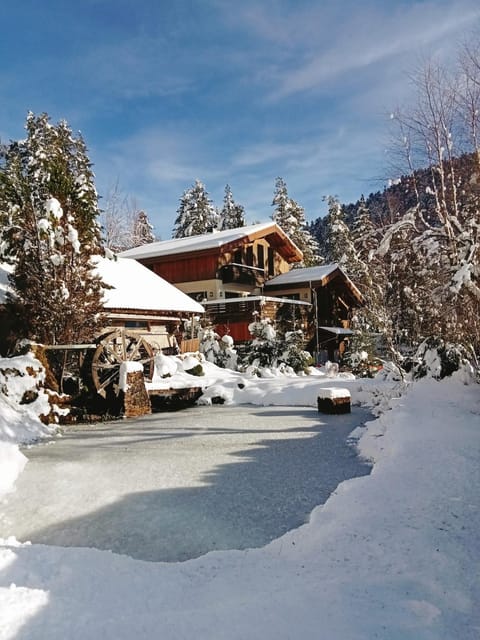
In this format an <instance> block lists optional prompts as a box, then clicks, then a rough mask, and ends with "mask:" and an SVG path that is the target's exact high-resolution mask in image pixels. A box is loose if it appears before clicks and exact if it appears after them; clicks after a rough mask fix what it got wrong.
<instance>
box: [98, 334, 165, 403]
mask: <svg viewBox="0 0 480 640" xmlns="http://www.w3.org/2000/svg"><path fill="white" fill-rule="evenodd" d="M97 344H98V346H97V348H96V349H95V353H94V354H93V360H92V378H93V383H94V385H95V388H96V390H97V392H98V393H99V394H100V395H101V396H103V397H104V398H105V397H106V395H107V391H108V390H109V389H111V390H113V391H114V393H115V395H118V392H119V390H120V388H119V379H120V365H121V364H122V363H123V362H132V361H136V362H141V363H142V364H143V371H144V375H145V377H146V378H151V377H152V371H153V349H152V347H151V345H150V344H149V343H148V342H147V341H146V340H145V338H143V337H142V336H141V335H139V334H138V333H135V332H134V331H127V330H126V329H123V328H118V329H112V330H111V331H108V332H106V333H103V334H102V335H101V336H99V338H98V340H97Z"/></svg>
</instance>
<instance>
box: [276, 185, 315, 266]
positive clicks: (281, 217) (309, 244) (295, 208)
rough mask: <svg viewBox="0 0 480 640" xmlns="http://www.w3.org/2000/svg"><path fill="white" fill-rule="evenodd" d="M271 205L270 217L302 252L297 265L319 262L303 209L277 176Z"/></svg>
mask: <svg viewBox="0 0 480 640" xmlns="http://www.w3.org/2000/svg"><path fill="white" fill-rule="evenodd" d="M272 206H274V207H275V211H274V212H273V214H272V219H273V220H274V221H275V222H276V223H277V224H278V226H279V227H281V228H282V229H283V231H285V233H286V234H287V236H288V237H289V238H290V240H292V242H294V243H295V244H296V245H297V247H298V248H299V249H300V250H301V251H302V253H303V261H302V263H301V264H298V265H297V266H298V267H311V266H314V265H316V264H319V263H320V262H321V258H320V256H319V246H318V242H317V241H316V240H315V238H314V237H313V236H312V234H311V233H310V231H309V230H308V228H307V223H306V220H305V210H304V209H303V207H301V206H300V205H299V204H298V202H296V201H295V200H292V198H290V197H289V195H288V191H287V185H286V183H285V181H284V180H283V178H277V179H276V182H275V192H274V196H273V202H272Z"/></svg>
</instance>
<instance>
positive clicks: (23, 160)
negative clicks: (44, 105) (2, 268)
mask: <svg viewBox="0 0 480 640" xmlns="http://www.w3.org/2000/svg"><path fill="white" fill-rule="evenodd" d="M26 130H27V137H26V139H25V140H22V141H19V142H12V143H11V144H10V145H9V147H8V148H7V150H6V153H5V157H4V161H3V163H2V166H1V169H0V216H1V227H0V234H1V238H0V240H1V242H0V247H1V257H2V259H6V260H8V261H9V262H10V263H12V264H14V266H15V268H14V272H13V274H12V276H11V286H12V293H11V294H10V295H8V296H7V311H8V312H9V313H10V314H12V315H13V316H14V317H15V318H16V337H18V338H28V339H31V340H35V341H37V342H41V343H46V344H60V343H72V342H75V343H80V342H86V341H88V342H90V341H91V340H92V337H93V335H94V333H95V331H96V329H97V327H98V325H99V322H100V321H101V312H102V304H101V298H102V292H103V284H102V282H101V280H100V278H99V277H98V276H97V275H96V273H95V270H94V269H95V268H94V264H93V263H92V260H91V258H92V256H94V255H96V254H100V253H101V252H102V249H101V240H100V226H99V224H98V215H99V210H98V203H97V193H96V189H95V185H94V178H93V173H92V170H91V164H90V161H89V159H88V156H87V150H86V147H85V143H84V141H83V139H82V137H81V136H80V135H78V136H77V137H75V136H74V135H73V134H72V131H71V129H70V127H69V126H68V125H67V123H66V122H64V121H62V122H60V123H59V124H58V125H55V126H54V125H52V124H51V123H50V118H49V116H48V115H47V114H42V115H40V116H35V115H34V114H32V113H29V114H28V117H27V121H26Z"/></svg>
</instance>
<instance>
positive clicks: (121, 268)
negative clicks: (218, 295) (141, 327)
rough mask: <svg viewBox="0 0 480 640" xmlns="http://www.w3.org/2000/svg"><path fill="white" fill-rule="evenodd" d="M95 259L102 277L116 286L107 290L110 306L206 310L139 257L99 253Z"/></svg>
mask: <svg viewBox="0 0 480 640" xmlns="http://www.w3.org/2000/svg"><path fill="white" fill-rule="evenodd" d="M95 262H96V269H97V272H98V273H99V275H100V276H101V278H102V280H103V281H104V282H105V284H108V285H110V286H111V287H113V288H112V289H107V290H106V291H105V294H104V307H105V308H106V309H139V310H149V311H179V312H180V311H184V312H187V313H204V308H203V307H202V305H201V304H199V303H198V302H196V301H195V300H192V298H189V296H187V295H186V294H185V293H183V291H180V289H177V288H176V287H174V286H173V285H172V284H170V283H169V282H167V281H166V280H164V279H163V278H161V277H160V276H158V275H157V274H156V273H153V271H151V270H150V269H148V268H147V267H144V266H143V265H142V264H140V262H137V261H136V260H128V259H126V258H117V259H116V260H110V259H108V258H101V257H100V256H98V257H96V258H95Z"/></svg>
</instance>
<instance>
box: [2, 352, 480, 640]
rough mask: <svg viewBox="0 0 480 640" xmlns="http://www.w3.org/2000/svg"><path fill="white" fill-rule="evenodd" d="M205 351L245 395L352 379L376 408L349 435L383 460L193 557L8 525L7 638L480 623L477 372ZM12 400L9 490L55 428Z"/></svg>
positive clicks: (409, 637)
mask: <svg viewBox="0 0 480 640" xmlns="http://www.w3.org/2000/svg"><path fill="white" fill-rule="evenodd" d="M1 364H2V367H3V368H5V366H6V365H5V362H4V361H2V363H1ZM16 364H17V365H18V366H23V367H25V366H27V365H26V364H25V365H22V363H21V362H18V363H16ZM202 366H203V367H204V369H205V376H203V377H200V378H198V377H193V376H190V378H189V379H190V380H192V379H195V380H196V381H197V382H199V381H201V384H202V386H204V387H206V395H210V397H212V394H213V391H212V389H215V388H216V389H217V391H221V392H222V393H224V394H225V395H228V396H229V400H230V402H231V403H234V404H244V403H249V404H257V405H262V406H268V405H283V406H285V407H288V408H293V407H296V406H297V407H298V406H303V407H312V406H315V402H316V395H317V391H318V388H319V387H320V386H321V387H336V386H338V382H339V381H340V380H341V385H342V386H343V387H345V388H348V390H349V391H350V393H351V396H352V403H353V404H354V405H355V404H356V403H359V402H361V403H363V404H367V405H369V406H371V407H372V409H373V410H374V412H375V414H376V415H377V416H378V417H377V418H376V419H375V420H373V421H371V422H369V423H368V424H367V425H366V427H362V428H359V429H357V430H356V431H355V432H354V433H353V434H352V437H354V438H355V439H356V440H357V447H358V450H359V452H360V454H361V455H362V456H363V457H364V458H366V459H368V460H371V461H373V462H374V467H373V471H372V473H371V474H370V475H368V476H363V477H360V478H354V479H352V480H348V481H345V482H343V483H341V484H340V485H339V486H338V487H337V489H336V490H335V491H334V492H333V493H332V494H331V496H330V498H329V499H328V500H327V501H326V503H325V504H323V505H321V506H318V507H316V508H315V509H314V510H313V511H312V513H311V516H310V519H309V521H308V522H307V523H306V524H304V525H303V526H301V527H299V528H297V529H293V530H291V531H289V532H288V533H286V534H284V535H283V536H281V537H280V538H278V539H275V540H273V541H272V542H270V543H269V544H267V545H266V546H264V547H262V548H257V549H244V550H240V551H239V550H237V551H232V550H229V551H214V552H210V553H208V554H207V555H203V556H201V557H199V558H196V559H193V560H189V561H186V562H177V563H163V562H145V561H141V560H135V559H133V558H130V557H128V556H122V555H117V554H115V553H111V552H108V551H100V550H96V549H88V548H67V547H55V546H46V545H39V544H28V543H27V542H17V540H15V539H14V538H9V539H6V540H4V541H2V544H1V545H0V568H1V570H2V571H1V574H0V576H1V577H0V620H1V625H0V637H1V638H2V640H3V639H7V638H8V639H10V638H14V637H21V638H22V639H25V640H27V639H32V640H33V639H39V638H46V637H48V638H50V639H51V640H55V639H60V638H62V639H63V638H69V640H80V639H83V638H87V637H88V638H106V639H110V638H111V639H113V638H115V640H123V639H125V640H126V639H130V638H132V637H135V638H138V639H145V640H146V639H151V638H158V637H161V638H162V640H168V639H172V640H178V638H197V639H203V638H205V639H208V640H215V639H217V638H218V639H220V638H222V639H223V638H228V639H229V640H236V639H238V640H240V639H242V640H244V639H245V638H262V639H269V638H272V639H273V638H275V639H276V640H278V639H279V640H283V639H285V640H286V639H287V638H293V639H296V638H328V639H329V640H346V639H347V638H348V640H370V639H373V638H376V637H377V638H385V639H386V638H388V639H389V640H390V639H392V640H393V639H400V638H401V639H402V640H451V639H452V638H462V640H474V638H475V639H476V638H478V636H479V633H480V614H479V611H478V602H479V601H480V584H479V581H478V575H480V562H479V559H480V542H479V538H478V531H479V529H480V503H479V487H480V470H479V466H478V459H479V454H480V394H479V393H478V385H475V384H468V385H467V384H464V382H463V380H462V378H461V377H460V376H458V377H452V378H450V379H445V380H443V381H441V382H438V381H435V380H432V379H425V380H422V381H417V382H415V383H413V384H410V385H408V386H405V385H403V384H400V383H396V382H394V381H392V380H391V379H389V376H388V375H382V376H378V377H377V378H375V379H373V380H367V379H365V380H363V379H361V380H354V379H343V378H341V377H333V378H328V377H327V376H326V375H322V372H321V371H316V375H312V376H303V377H287V376H276V377H275V378H272V379H263V378H262V379H255V378H249V377H247V376H245V375H242V374H240V373H233V372H228V371H226V370H218V369H216V368H215V367H214V366H213V365H212V364H211V363H203V364H202ZM2 370H3V369H2ZM23 370H24V371H26V369H25V368H24V369H23ZM176 375H181V376H185V377H186V376H188V374H186V373H184V372H180V373H179V374H175V376H176ZM20 379H22V378H21V377H20ZM172 379H173V378H172ZM185 379H187V378H185ZM17 383H18V384H20V383H19V382H18V381H17ZM20 390H21V389H17V391H16V392H15V393H16V396H15V397H17V398H18V394H19V392H20ZM0 401H1V403H2V404H1V405H0V433H1V434H2V444H3V445H10V449H9V450H6V449H2V451H3V458H2V460H1V462H2V466H1V467H0V469H1V472H0V477H1V479H2V489H3V490H5V489H6V488H8V485H10V487H9V488H10V489H11V483H12V481H13V478H12V475H14V474H12V469H9V468H8V467H9V464H11V467H13V469H14V470H15V471H16V473H19V472H20V471H21V467H22V465H23V464H25V460H24V456H23V454H22V453H20V452H19V451H18V447H16V445H15V442H18V441H21V440H22V439H23V438H24V437H26V438H27V439H30V438H31V436H32V434H33V433H35V432H36V433H37V435H38V436H41V435H44V431H43V430H42V429H43V427H42V426H41V425H40V423H39V421H38V420H36V418H35V416H34V412H31V413H26V408H25V406H24V405H19V404H18V403H15V402H13V401H12V399H11V398H10V396H5V395H4V394H2V395H0ZM205 410H207V411H228V408H227V409H223V408H222V407H215V408H213V407H212V408H208V407H207V408H206V409H205ZM225 415H228V414H227V413H226V414H225ZM289 415H291V412H289ZM17 430H18V432H17ZM167 435H168V434H167ZM53 446H55V445H53ZM27 453H28V452H27ZM19 456H20V457H21V459H19ZM9 461H11V463H10V462H9ZM213 471H214V469H212V472H213ZM75 477H76V478H77V480H78V482H81V474H78V473H77V474H76V475H75ZM101 480H102V479H101V478H100V477H99V478H98V481H99V482H101ZM6 499H7V501H8V495H7V497H6ZM0 510H1V507H0Z"/></svg>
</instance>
